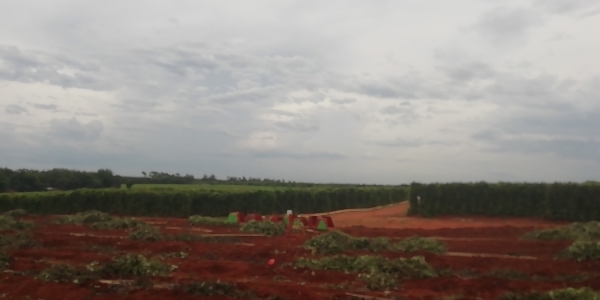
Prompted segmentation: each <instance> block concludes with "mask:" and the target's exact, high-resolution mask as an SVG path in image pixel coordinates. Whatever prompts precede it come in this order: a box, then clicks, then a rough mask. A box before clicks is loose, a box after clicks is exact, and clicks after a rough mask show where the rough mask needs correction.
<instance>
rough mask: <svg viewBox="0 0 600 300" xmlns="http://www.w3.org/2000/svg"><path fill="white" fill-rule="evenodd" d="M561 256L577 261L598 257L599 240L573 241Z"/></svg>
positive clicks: (599, 255)
mask: <svg viewBox="0 0 600 300" xmlns="http://www.w3.org/2000/svg"><path fill="white" fill-rule="evenodd" d="M561 256H562V257H564V258H570V259H576V260H577V261H584V260H596V259H600V241H575V242H574V243H573V244H571V246H569V247H567V249H566V250H565V251H564V252H563V253H562V254H561Z"/></svg>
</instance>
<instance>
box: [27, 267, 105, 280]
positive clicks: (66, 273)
mask: <svg viewBox="0 0 600 300" xmlns="http://www.w3.org/2000/svg"><path fill="white" fill-rule="evenodd" d="M37 278H38V279H40V280H42V281H53V282H60V283H67V282H73V283H81V282H84V281H89V280H93V279H97V278H98V276H97V274H96V273H95V272H93V271H90V270H87V269H80V268H76V267H73V266H69V265H65V264H58V265H53V266H51V267H49V268H46V269H45V270H43V271H42V272H41V273H40V274H38V275H37Z"/></svg>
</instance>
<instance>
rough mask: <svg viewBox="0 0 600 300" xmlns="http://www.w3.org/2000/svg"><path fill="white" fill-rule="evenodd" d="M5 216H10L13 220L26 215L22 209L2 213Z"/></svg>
mask: <svg viewBox="0 0 600 300" xmlns="http://www.w3.org/2000/svg"><path fill="white" fill-rule="evenodd" d="M4 215H5V216H11V217H13V218H19V217H23V216H26V215H27V211H26V210H24V209H13V210H9V211H7V212H5V213H4Z"/></svg>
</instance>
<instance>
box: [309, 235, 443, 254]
mask: <svg viewBox="0 0 600 300" xmlns="http://www.w3.org/2000/svg"><path fill="white" fill-rule="evenodd" d="M303 247H304V248H305V249H307V250H310V251H311V252H312V253H313V254H316V253H319V254H324V255H329V254H338V253H343V252H346V251H353V250H367V251H370V252H381V251H397V252H413V251H426V252H432V253H437V254H440V253H443V252H446V247H445V246H444V244H442V243H441V242H440V241H438V240H434V239H430V238H421V237H410V238H407V239H404V240H401V241H397V242H393V241H392V240H390V239H389V238H385V237H379V238H357V237H353V236H351V235H349V234H346V233H344V232H341V231H337V230H336V231H330V232H327V233H324V234H321V235H317V236H314V237H312V238H310V239H309V240H307V241H306V242H305V243H304V245H303Z"/></svg>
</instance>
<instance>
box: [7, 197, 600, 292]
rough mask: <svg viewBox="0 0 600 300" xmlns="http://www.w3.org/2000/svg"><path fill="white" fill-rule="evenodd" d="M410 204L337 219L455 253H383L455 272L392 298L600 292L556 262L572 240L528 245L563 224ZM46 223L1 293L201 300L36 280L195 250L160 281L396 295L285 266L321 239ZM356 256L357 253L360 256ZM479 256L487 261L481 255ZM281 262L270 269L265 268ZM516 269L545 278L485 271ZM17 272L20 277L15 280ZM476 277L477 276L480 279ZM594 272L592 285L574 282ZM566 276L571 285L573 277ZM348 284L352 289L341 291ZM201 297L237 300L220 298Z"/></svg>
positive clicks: (349, 278)
mask: <svg viewBox="0 0 600 300" xmlns="http://www.w3.org/2000/svg"><path fill="white" fill-rule="evenodd" d="M407 208H408V205H407V203H402V204H398V205H393V206H388V207H383V208H378V209H374V210H370V211H357V210H353V211H352V210H351V211H345V212H333V213H331V214H330V215H331V217H332V219H333V221H334V224H335V226H336V227H338V228H339V229H341V230H343V231H345V232H347V233H350V234H352V235H356V236H366V237H378V236H387V237H391V238H405V237H410V236H414V235H418V236H423V237H434V238H438V239H440V240H441V241H442V242H443V243H444V244H445V245H446V246H447V248H448V251H449V253H446V254H444V255H434V254H429V253H400V254H398V253H383V254H382V255H384V256H387V257H390V258H394V257H410V256H414V255H422V256H424V257H425V259H426V261H427V262H428V263H429V264H431V265H432V266H433V267H435V268H436V269H438V270H450V269H451V270H452V272H453V273H452V275H445V276H442V277H440V278H436V279H425V280H407V281H403V282H402V288H401V289H400V290H399V291H394V292H392V293H391V294H392V295H397V296H402V297H404V298H406V299H409V300H416V299H441V297H445V296H454V297H457V298H456V299H486V300H487V299H494V298H496V297H497V296H499V295H501V294H503V293H505V292H509V291H510V292H527V291H533V290H549V289H554V288H562V287H564V286H565V285H566V286H573V287H579V286H590V287H592V288H600V263H584V262H575V261H564V260H557V259H555V256H556V254H557V253H559V252H560V251H561V250H563V249H564V248H565V247H567V246H568V245H569V244H570V243H569V242H563V241H529V240H521V239H519V236H521V235H522V234H523V233H525V232H528V231H531V230H534V229H536V228H545V227H550V226H556V225H561V224H562V223H558V222H547V221H543V220H532V219H514V218H511V219H501V218H479V217H478V218H460V217H445V218H435V219H424V218H417V217H406V216H405V214H406V210H407ZM26 219H30V220H35V221H36V222H37V224H38V227H36V228H35V229H34V230H33V234H34V236H35V238H36V239H37V240H38V242H40V243H41V245H42V246H41V247H36V248H23V249H18V250H13V251H10V252H9V255H10V256H12V257H13V258H14V259H15V260H14V261H13V262H12V264H11V266H10V267H9V268H10V270H12V271H14V272H13V273H4V274H1V275H0V295H4V296H5V299H45V300H54V299H56V300H58V299H61V300H63V299H144V300H148V299H196V298H197V297H194V296H190V295H185V294H182V293H181V292H177V291H173V290H169V289H157V288H155V289H150V290H135V291H132V292H130V293H128V294H125V295H120V294H116V293H114V292H112V293H109V290H110V288H109V287H108V285H106V284H102V283H98V284H95V285H94V286H81V285H77V284H58V283H43V282H41V281H38V280H36V279H33V276H34V275H35V274H37V273H38V272H39V271H41V270H43V269H44V268H46V267H48V266H50V265H51V264H56V263H68V264H74V265H83V264H88V263H90V262H92V261H99V262H106V261H109V260H110V259H111V258H112V257H114V256H116V255H120V254H125V253H143V254H146V255H149V256H152V255H159V254H163V255H164V254H173V253H179V252H185V253H188V254H189V256H187V257H186V258H174V257H171V258H166V259H165V260H166V261H167V262H169V263H172V264H175V265H177V266H178V268H177V269H176V270H175V271H173V272H172V273H171V274H170V276H169V277H166V278H155V280H156V282H161V283H165V284H173V283H177V282H189V281H194V280H207V279H210V280H217V279H220V280H224V281H230V282H234V283H236V284H237V285H238V286H239V288H240V289H242V290H252V291H255V292H257V293H258V294H259V295H262V296H267V295H279V296H281V297H283V298H285V299H307V300H313V299H315V300H316V299H336V297H340V298H338V299H345V298H341V297H342V296H344V294H345V293H346V292H352V293H355V294H364V295H371V296H379V297H383V298H385V297H389V295H384V294H383V293H381V292H371V291H368V290H366V289H365V288H364V283H361V282H360V281H357V280H356V274H343V273H339V272H330V271H314V272H313V271H310V270H302V269H293V268H292V267H290V266H287V265H286V263H290V262H292V261H293V260H294V258H297V257H300V256H308V255H309V253H308V252H307V251H306V250H304V249H302V248H301V244H302V243H303V242H304V241H305V240H306V239H308V238H309V237H310V236H313V235H314V234H313V233H309V234H307V235H306V236H302V235H298V236H291V237H285V236H284V237H239V242H242V244H239V243H234V242H233V241H232V242H219V243H200V242H173V241H170V242H138V241H133V240H130V239H128V238H127V235H128V234H127V232H126V231H125V230H110V231H97V230H93V229H91V228H89V227H86V226H75V225H53V224H49V223H47V222H46V221H47V220H49V219H50V217H28V218H26ZM140 219H143V220H145V221H148V222H152V223H153V225H155V226H157V227H159V228H161V230H162V231H163V232H164V233H168V234H174V233H181V232H193V233H196V234H202V233H203V231H211V232H210V233H239V230H238V229H237V228H203V229H205V230H203V229H199V228H198V227H195V230H191V228H190V227H189V226H188V225H187V221H186V219H176V218H140ZM357 254H358V253H357ZM477 255H487V257H486V256H484V257H477ZM271 258H274V259H275V261H276V263H275V265H273V266H269V265H268V264H267V261H268V260H269V259H271ZM502 270H513V271H518V272H521V273H523V274H526V275H528V276H529V277H531V276H538V277H539V278H537V280H534V279H533V278H527V279H506V278H502V277H501V276H499V275H496V276H495V277H490V276H487V277H486V276H484V275H485V274H486V273H490V272H499V271H502ZM15 272H16V273H15ZM473 274H475V275H477V276H473ZM582 274H587V275H588V276H589V278H588V279H586V278H580V279H581V280H580V281H574V279H573V278H574V277H576V276H580V277H581V275H582ZM567 279H568V280H567ZM341 284H348V285H349V287H343V286H341ZM203 299H229V298H226V297H213V298H203ZM386 299H387V298H386Z"/></svg>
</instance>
